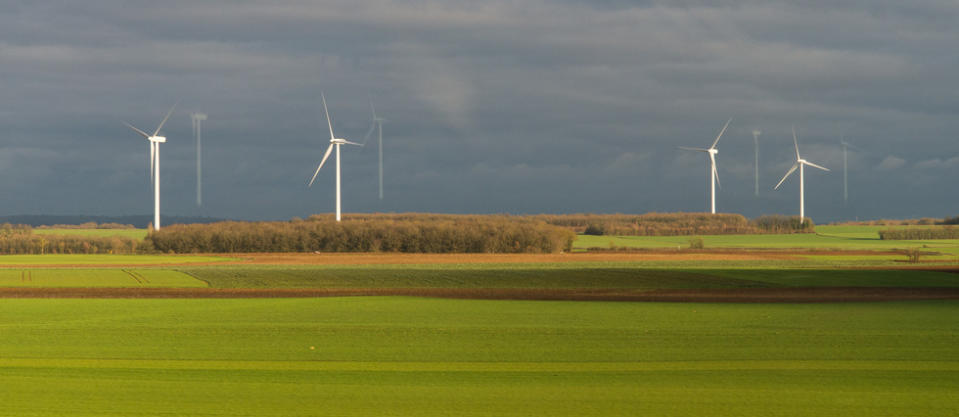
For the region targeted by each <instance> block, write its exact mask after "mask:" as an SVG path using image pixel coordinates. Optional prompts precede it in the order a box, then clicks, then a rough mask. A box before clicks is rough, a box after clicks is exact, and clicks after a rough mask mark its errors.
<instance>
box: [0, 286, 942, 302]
mask: <svg viewBox="0 0 959 417" xmlns="http://www.w3.org/2000/svg"><path fill="white" fill-rule="evenodd" d="M356 296H413V297H436V298H459V299H485V300H569V301H653V302H702V303H825V302H856V301H858V302H865V301H903V300H957V299H959V288H861V287H856V288H853V287H839V288H835V287H834V288H748V289H685V290H675V289H669V290H650V291H636V290H628V289H622V290H619V289H513V288H488V289H476V288H278V289H261V288H0V298H313V297H356Z"/></svg>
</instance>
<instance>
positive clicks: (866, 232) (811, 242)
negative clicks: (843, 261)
mask: <svg viewBox="0 0 959 417" xmlns="http://www.w3.org/2000/svg"><path fill="white" fill-rule="evenodd" d="M885 228H886V227H884V226H817V227H816V233H815V234H812V233H803V234H780V235H712V236H697V237H699V238H701V239H702V240H703V244H704V246H705V248H767V249H768V248H778V249H786V248H788V249H837V250H894V249H903V248H912V247H923V248H927V249H929V250H934V251H938V252H943V253H946V254H950V255H953V256H956V255H959V240H957V239H937V240H917V241H910V240H880V239H879V230H881V229H885ZM690 238H691V237H690V236H586V235H581V236H579V237H578V239H577V240H576V241H575V242H574V246H573V248H574V250H586V249H587V248H591V247H595V248H607V249H608V248H634V249H677V248H678V249H682V248H688V247H689V245H690Z"/></svg>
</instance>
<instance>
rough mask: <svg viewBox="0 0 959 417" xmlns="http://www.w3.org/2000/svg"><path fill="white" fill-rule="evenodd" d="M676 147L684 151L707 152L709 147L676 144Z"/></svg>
mask: <svg viewBox="0 0 959 417" xmlns="http://www.w3.org/2000/svg"><path fill="white" fill-rule="evenodd" d="M678 148H679V149H682V150H684V151H697V152H709V149H703V148H690V147H686V146H678Z"/></svg>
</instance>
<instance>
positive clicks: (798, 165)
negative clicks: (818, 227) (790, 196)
mask: <svg viewBox="0 0 959 417" xmlns="http://www.w3.org/2000/svg"><path fill="white" fill-rule="evenodd" d="M793 145H795V146H796V163H795V164H793V166H792V168H789V171H786V175H785V176H783V179H781V180H779V184H776V186H775V187H773V189H774V190H775V189H778V188H779V186H780V185H782V184H783V181H786V178H788V177H789V174H792V173H793V171H795V170H796V168H799V224H803V222H804V221H805V219H806V206H805V201H804V200H805V187H804V185H805V184H804V176H803V171H804V170H803V167H804V166H805V165H809V166H811V167H814V168H819V169H821V170H823V171H829V168H825V167H821V166H819V165H816V164H814V163H812V162H809V161H807V160H805V159H802V157H801V156H799V140H798V139H796V127H795V126H793Z"/></svg>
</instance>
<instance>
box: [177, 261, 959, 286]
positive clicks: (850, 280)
mask: <svg viewBox="0 0 959 417" xmlns="http://www.w3.org/2000/svg"><path fill="white" fill-rule="evenodd" d="M180 270H181V271H184V272H186V273H188V274H189V275H191V276H193V277H196V278H198V279H201V280H203V281H205V282H208V283H209V285H210V286H211V287H218V288H614V289H635V290H645V289H659V288H671V289H685V288H776V287H959V274H954V273H948V272H937V271H921V270H913V271H910V270H905V271H902V270H862V269H848V270H836V269H825V268H824V269H781V268H772V267H766V268H752V269H742V268H716V269H710V268H698V269H696V268H689V267H685V268H676V269H673V268H655V267H648V266H643V265H642V264H641V263H620V264H611V265H604V264H516V265H505V266H504V265H496V264H492V265H433V266H431V267H426V266H407V265H401V266H397V265H380V266H354V267H344V266H314V267H291V266H276V267H269V266H221V267H195V268H182V269H180Z"/></svg>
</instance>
